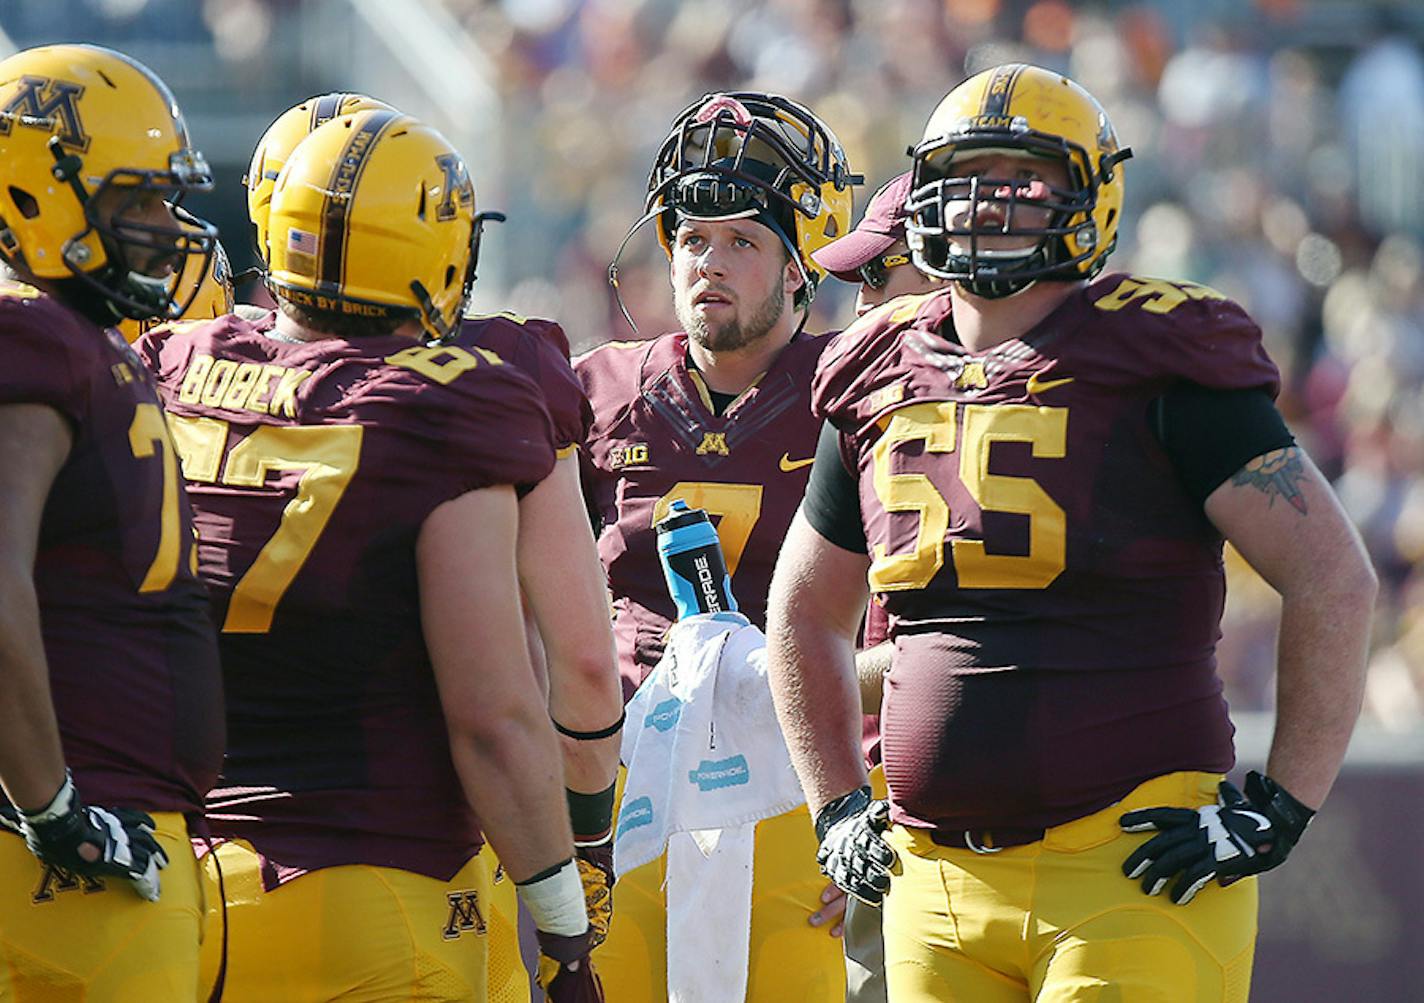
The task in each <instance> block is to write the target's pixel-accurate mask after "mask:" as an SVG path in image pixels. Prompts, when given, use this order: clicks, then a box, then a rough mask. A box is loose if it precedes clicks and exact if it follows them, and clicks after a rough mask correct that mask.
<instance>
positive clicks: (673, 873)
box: [613, 613, 805, 1003]
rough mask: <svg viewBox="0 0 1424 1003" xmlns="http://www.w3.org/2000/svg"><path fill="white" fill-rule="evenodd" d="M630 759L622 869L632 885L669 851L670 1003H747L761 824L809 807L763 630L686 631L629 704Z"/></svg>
mask: <svg viewBox="0 0 1424 1003" xmlns="http://www.w3.org/2000/svg"><path fill="white" fill-rule="evenodd" d="M622 753H623V762H624V764H625V765H626V766H627V768H628V776H627V780H626V782H625V784H624V787H623V800H622V803H621V805H620V807H619V813H618V830H617V835H616V837H615V839H614V843H613V864H614V868H615V870H616V871H617V872H618V873H619V874H625V873H627V872H628V871H631V870H633V869H634V868H636V867H640V866H641V865H643V864H646V863H648V862H649V861H651V860H656V859H657V858H658V857H659V856H661V855H662V853H663V851H664V850H667V852H668V872H667V902H668V995H669V999H670V1000H672V1001H675V1003H728V1001H737V1000H741V999H742V998H743V997H744V995H745V992H746V978H747V955H748V950H749V947H748V945H749V938H750V935H751V882H752V866H753V864H752V856H753V854H752V849H753V834H754V829H755V824H756V823H757V822H758V821H760V820H762V819H765V818H772V817H773V816H776V815H781V814H783V813H785V812H788V811H790V810H791V809H793V808H795V807H797V806H798V805H800V804H802V803H804V801H805V796H804V795H803V794H802V792H801V785H800V784H799V783H798V782H797V779H796V771H795V770H793V769H792V767H791V757H790V755H789V754H788V753H787V751H786V743H785V741H784V740H783V739H782V737H781V728H780V726H779V725H778V724H777V721H776V710H775V708H774V707H773V706H772V703H771V690H770V688H769V687H768V685H767V681H766V639H765V638H764V637H763V636H762V633H761V631H760V630H758V629H757V628H755V627H753V626H751V625H750V624H749V623H748V621H747V619H746V618H745V617H743V616H742V615H741V614H738V613H708V614H701V615H698V616H694V617H690V618H688V619H686V620H682V621H679V622H678V623H677V624H675V625H674V626H673V629H672V633H671V634H670V636H669V637H668V644H667V649H666V651H665V653H664V655H663V659H662V661H661V662H659V663H658V665H657V668H655V669H654V670H653V672H652V674H651V675H649V676H648V678H647V679H645V680H644V681H643V684H642V686H640V687H638V692H637V694H635V695H634V697H633V699H632V701H631V702H630V703H629V704H628V725H627V726H626V727H625V728H624V731H623V750H622ZM713 958H715V959H718V962H717V963H716V964H715V965H713V964H709V963H708V959H713Z"/></svg>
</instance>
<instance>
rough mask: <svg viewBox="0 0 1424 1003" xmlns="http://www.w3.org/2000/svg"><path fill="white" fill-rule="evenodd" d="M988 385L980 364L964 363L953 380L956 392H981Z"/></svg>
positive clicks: (982, 364) (987, 378)
mask: <svg viewBox="0 0 1424 1003" xmlns="http://www.w3.org/2000/svg"><path fill="white" fill-rule="evenodd" d="M988 385H989V377H988V376H987V375H986V374H985V373H984V363H982V362H966V363H965V364H964V368H963V369H961V370H960V371H959V375H958V376H956V377H955V378H954V387H955V389H956V390H983V389H984V388H985V387H987V386H988Z"/></svg>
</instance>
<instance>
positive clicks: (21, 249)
mask: <svg viewBox="0 0 1424 1003" xmlns="http://www.w3.org/2000/svg"><path fill="white" fill-rule="evenodd" d="M211 187H212V175H211V172H210V171H209V170H208V165H207V162H206V161H205V160H204V159H203V155H202V154H201V153H199V152H198V151H197V150H195V149H193V147H192V144H191V143H190V142H189V140H188V127H187V125H186V124H185V122H184V120H183V115H182V112H180V111H179V110H178V105H177V103H176V102H175V101H174V99H173V94H172V93H171V92H170V91H169V90H168V88H167V86H165V85H164V83H163V81H161V80H159V79H158V77H157V76H155V75H154V74H153V72H152V71H150V70H149V69H148V68H147V67H145V66H143V65H142V64H140V63H138V62H135V61H134V60H132V59H130V58H128V57H127V56H124V55H122V54H120V53H117V52H114V51H113V50H111V49H104V48H100V47H99V46H92V45H47V46H41V47H39V48H34V49H26V50H25V51H23V52H19V53H16V54H15V55H13V56H11V57H10V58H8V59H6V60H4V61H3V62H0V258H3V259H4V261H5V263H6V264H8V265H9V266H10V267H11V268H12V269H13V270H14V271H15V272H16V274H18V275H19V276H20V277H21V278H22V279H42V280H47V281H57V280H63V279H75V280H78V281H79V282H80V283H81V284H82V286H83V287H84V288H85V289H87V290H88V292H89V293H90V294H94V293H97V295H98V297H100V300H101V302H102V303H103V304H106V308H107V310H108V311H109V312H110V313H112V314H113V318H114V319H118V318H119V317H132V318H136V319H141V318H147V317H158V318H170V319H171V318H174V317H177V316H180V315H181V314H182V312H183V309H184V307H186V306H187V304H186V303H182V302H175V297H176V295H177V292H178V289H179V287H180V286H181V285H182V282H181V281H180V279H181V276H182V274H183V273H184V272H185V271H187V272H190V273H191V274H192V275H199V274H201V273H202V272H203V271H206V269H207V262H206V260H205V259H206V258H207V256H208V255H210V254H212V249H213V245H214V242H215V241H216V240H217V230H216V229H214V228H213V227H212V226H211V225H209V224H206V223H202V222H201V221H200V222H198V223H197V224H196V225H194V224H190V223H185V222H182V221H180V220H177V219H175V218H174V217H173V215H172V213H171V212H169V211H166V210H163V209H161V208H160V207H158V206H157V202H156V200H158V199H164V200H166V201H167V202H169V203H170V204H176V203H177V202H178V201H179V199H181V198H182V196H183V195H184V194H186V193H187V192H191V191H206V190H208V189H209V188H211Z"/></svg>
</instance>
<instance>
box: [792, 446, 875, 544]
mask: <svg viewBox="0 0 1424 1003" xmlns="http://www.w3.org/2000/svg"><path fill="white" fill-rule="evenodd" d="M801 512H802V514H803V515H805V516H806V521H807V522H809V523H810V524H811V528H812V529H814V530H815V531H816V532H817V533H820V534H821V535H822V536H824V537H825V538H826V539H827V540H829V541H830V542H831V543H834V544H835V545H836V546H837V547H840V548H841V549H842V550H849V551H850V552H851V553H854V554H864V553H865V552H866V545H865V528H864V527H863V526H862V525H861V523H860V490H859V488H858V487H857V486H856V482H855V477H853V476H852V475H851V472H850V471H849V470H847V469H846V468H845V463H844V462H843V461H842V460H841V448H840V433H838V432H837V431H836V428H835V426H834V425H832V424H831V423H830V422H824V423H823V424H822V425H821V437H820V439H819V440H817V442H816V462H815V463H814V464H812V466H811V480H810V481H808V482H807V484H806V497H805V498H803V499H802V500H801Z"/></svg>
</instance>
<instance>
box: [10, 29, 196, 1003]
mask: <svg viewBox="0 0 1424 1003" xmlns="http://www.w3.org/2000/svg"><path fill="white" fill-rule="evenodd" d="M211 183H212V178H211V176H210V174H209V171H208V167H207V164H206V163H205V162H204V160H203V157H202V154H200V153H198V152H197V151H196V150H194V149H193V148H192V146H191V144H190V143H189V139H188V131H187V126H186V124H185V122H184V119H183V115H182V113H181V112H180V111H179V110H178V106H177V104H176V103H175V101H174V98H173V95H172V93H171V92H170V91H169V90H168V88H167V87H166V86H165V85H164V84H163V82H162V81H161V80H159V79H158V77H156V76H154V74H153V73H152V72H150V71H149V70H148V69H147V68H146V67H144V66H142V65H140V64H138V63H136V62H134V61H133V60H132V59H129V58H128V57H127V56H124V55H121V54H120V53H117V52H113V51H111V50H108V49H102V48H98V47H94V46H82V45H56V46H45V47H41V48H36V49H29V50H26V51H24V52H20V53H18V54H16V55H13V56H11V57H9V58H8V59H6V60H4V61H3V62H0V192H3V195H0V258H3V260H4V263H5V265H6V266H7V268H8V269H9V271H10V272H11V273H12V274H13V276H14V277H15V278H17V279H19V280H20V281H19V282H9V281H6V282H5V283H4V285H3V286H0V338H3V341H4V346H5V347H4V350H3V351H4V361H3V363H0V512H3V513H4V515H3V517H0V693H3V694H4V696H3V698H0V782H3V784H4V796H3V797H0V900H3V902H4V905H3V907H0V999H6V1000H10V999H121V998H122V999H193V998H195V997H196V996H197V995H198V951H199V943H200V940H201V912H202V891H201V885H200V881H199V875H198V865H197V861H196V860H195V858H194V856H193V851H192V849H191V847H190V845H189V842H188V840H189V822H188V820H189V819H194V820H200V819H201V810H202V803H203V796H204V795H205V794H206V793H207V792H208V790H209V788H211V787H212V785H213V783H214V781H215V780H216V779H217V774H218V769H219V766H220V765H221V762H222V752H223V710H222V680H221V677H220V675H219V670H218V652H217V645H216V643H215V638H214V634H213V627H212V621H211V619H210V617H209V614H208V603H207V596H206V593H205V590H204V589H203V586H202V584H201V583H200V582H199V581H198V580H197V578H196V576H195V575H194V573H193V567H192V557H193V553H192V551H193V544H192V540H193V520H192V512H191V510H190V509H189V507H188V501H187V497H186V495H185V494H184V492H183V486H182V483H181V480H180V478H179V476H178V467H177V460H176V457H175V455H174V451H173V443H172V440H171V439H170V438H169V435H168V430H167V428H166V427H165V425H164V421H163V411H162V407H161V405H160V403H159V399H158V395H157V393H156V392H155V388H154V385H153V381H152V379H151V378H150V377H149V376H148V374H147V373H146V372H145V371H144V369H143V367H142V365H141V364H140V363H139V361H138V358H137V357H136V356H135V355H134V353H133V352H132V351H131V350H130V349H129V347H128V346H127V344H126V343H125V342H124V339H123V338H122V337H121V336H120V334H119V333H118V332H117V331H116V330H115V329H114V327H113V325H116V324H118V323H119V322H120V321H121V320H125V319H133V320H146V319H149V318H161V319H171V318H174V317H176V316H178V315H179V314H181V312H182V310H183V307H184V305H185V304H184V303H182V302H175V298H176V297H175V291H176V290H177V289H178V288H179V285H180V281H179V280H180V278H181V277H183V276H187V277H188V278H189V279H190V280H191V281H190V282H189V284H188V288H189V289H190V290H191V288H192V287H194V286H196V284H197V282H196V279H197V277H198V276H200V275H201V274H202V273H203V272H204V270H205V269H206V267H207V264H208V259H209V258H210V257H211V255H212V252H213V247H214V245H215V243H216V239H217V234H216V231H215V230H214V229H213V228H212V227H211V226H209V225H207V224H205V223H202V222H200V221H196V220H191V221H188V222H185V221H183V220H180V219H179V218H177V217H175V215H174V212H173V207H172V206H171V205H169V204H168V203H166V202H165V201H164V199H165V196H166V197H168V198H171V199H173V200H174V201H177V200H178V199H179V198H180V197H181V195H182V194H183V193H185V192H188V191H194V190H203V189H206V188H208V187H210V186H211ZM21 283H23V284H21ZM36 858H38V859H36ZM164 868H166V870H163V869H164ZM160 870H163V873H162V875H160V873H159V872H160Z"/></svg>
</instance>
